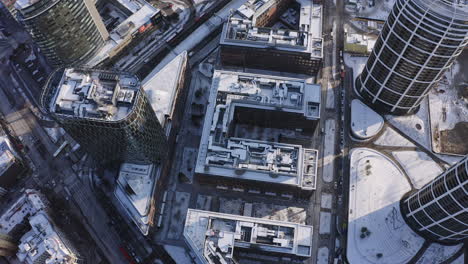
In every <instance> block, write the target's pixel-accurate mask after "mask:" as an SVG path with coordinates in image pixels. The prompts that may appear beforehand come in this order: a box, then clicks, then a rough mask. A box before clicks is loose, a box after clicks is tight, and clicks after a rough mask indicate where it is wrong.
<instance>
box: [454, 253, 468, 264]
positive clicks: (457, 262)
mask: <svg viewBox="0 0 468 264" xmlns="http://www.w3.org/2000/svg"><path fill="white" fill-rule="evenodd" d="M452 264H465V254H461V256H459V257H458V258H457V259H456V260H454V261H453V262H452Z"/></svg>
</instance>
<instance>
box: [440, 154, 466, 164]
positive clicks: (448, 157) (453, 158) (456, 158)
mask: <svg viewBox="0 0 468 264" xmlns="http://www.w3.org/2000/svg"><path fill="white" fill-rule="evenodd" d="M436 155H437V157H439V158H440V159H442V160H444V161H445V162H447V163H450V164H452V165H454V164H455V163H457V162H459V161H460V160H461V159H463V157H459V156H452V155H443V154H436Z"/></svg>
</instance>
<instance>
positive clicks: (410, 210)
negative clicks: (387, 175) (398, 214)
mask: <svg viewBox="0 0 468 264" xmlns="http://www.w3.org/2000/svg"><path fill="white" fill-rule="evenodd" d="M401 207H402V214H403V216H404V217H405V219H406V220H407V223H408V224H409V225H410V226H411V227H412V228H413V229H414V230H415V231H416V232H417V233H419V234H421V235H422V236H423V237H425V238H427V239H430V240H433V241H438V242H441V243H461V242H463V241H464V240H466V239H467V238H468V156H466V157H465V158H463V159H462V160H461V161H460V162H459V163H457V164H456V165H454V166H452V167H451V168H450V169H449V170H447V171H446V172H444V173H442V174H441V175H439V176H438V177H436V178H435V179H434V180H432V181H431V182H430V183H428V184H426V185H425V186H424V187H423V188H421V189H420V190H418V191H417V192H415V193H413V194H411V195H409V196H408V197H407V198H405V199H404V200H403V201H402V206H401Z"/></svg>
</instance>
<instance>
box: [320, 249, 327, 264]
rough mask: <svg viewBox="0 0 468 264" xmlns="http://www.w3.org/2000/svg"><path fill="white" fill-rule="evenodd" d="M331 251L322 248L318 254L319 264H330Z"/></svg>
mask: <svg viewBox="0 0 468 264" xmlns="http://www.w3.org/2000/svg"><path fill="white" fill-rule="evenodd" d="M328 255H329V250H328V248H327V247H321V248H319V249H318V253H317V264H328Z"/></svg>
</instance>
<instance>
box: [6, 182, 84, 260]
mask: <svg viewBox="0 0 468 264" xmlns="http://www.w3.org/2000/svg"><path fill="white" fill-rule="evenodd" d="M49 210H50V209H49V207H48V201H47V200H46V199H45V198H44V196H43V195H42V194H41V193H39V192H38V191H36V190H31V189H27V190H25V193H24V194H23V195H22V196H21V197H19V198H18V200H17V201H16V202H14V203H13V205H12V206H11V207H9V208H7V210H6V211H5V212H4V213H3V215H1V216H0V234H2V237H1V238H0V243H3V244H5V245H6V244H7V243H6V242H5V241H19V242H18V245H17V248H16V245H15V253H16V258H17V259H18V260H19V261H20V262H21V263H27V264H43V263H50V264H75V263H78V262H79V260H80V258H79V254H78V252H77V250H76V249H75V248H74V247H73V245H72V244H71V243H70V242H69V240H68V239H67V236H66V235H65V234H64V233H63V232H61V231H60V229H59V228H58V227H57V226H56V225H55V223H54V222H53V221H52V219H51V218H50V214H49ZM10 246H11V245H10ZM10 246H8V248H11V247H10ZM0 248H1V247H0ZM0 250H1V249H0ZM0 255H1V254H0Z"/></svg>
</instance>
